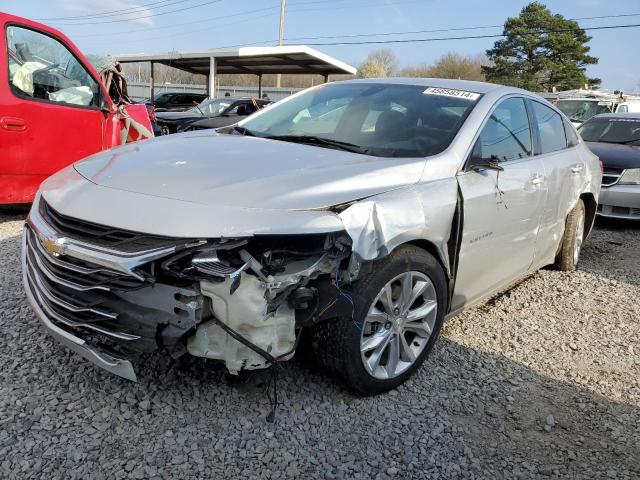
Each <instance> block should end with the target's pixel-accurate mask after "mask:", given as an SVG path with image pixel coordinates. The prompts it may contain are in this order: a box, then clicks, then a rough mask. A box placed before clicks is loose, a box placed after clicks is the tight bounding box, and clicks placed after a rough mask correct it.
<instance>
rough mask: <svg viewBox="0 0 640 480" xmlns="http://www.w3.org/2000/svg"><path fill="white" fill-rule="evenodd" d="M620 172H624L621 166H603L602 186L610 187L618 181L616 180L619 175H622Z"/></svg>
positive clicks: (618, 178)
mask: <svg viewBox="0 0 640 480" xmlns="http://www.w3.org/2000/svg"><path fill="white" fill-rule="evenodd" d="M622 172H624V170H623V169H622V168H611V167H605V168H604V172H603V173H602V186H603V187H610V186H611V185H615V184H616V183H618V180H620V177H621V176H622Z"/></svg>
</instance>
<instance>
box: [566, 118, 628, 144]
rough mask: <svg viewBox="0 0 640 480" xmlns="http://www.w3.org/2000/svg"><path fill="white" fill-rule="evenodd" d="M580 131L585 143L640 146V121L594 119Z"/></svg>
mask: <svg viewBox="0 0 640 480" xmlns="http://www.w3.org/2000/svg"><path fill="white" fill-rule="evenodd" d="M578 131H579V132H580V135H581V136H582V138H583V140H584V141H585V142H604V143H625V144H628V145H640V119H631V118H593V119H591V120H589V121H588V122H586V123H585V124H584V125H582V127H580V129H579V130H578Z"/></svg>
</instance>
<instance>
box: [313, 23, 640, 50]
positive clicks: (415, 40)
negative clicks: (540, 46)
mask: <svg viewBox="0 0 640 480" xmlns="http://www.w3.org/2000/svg"><path fill="white" fill-rule="evenodd" d="M635 27H640V23H638V24H630V25H604V26H600V27H585V28H583V27H580V30H585V31H586V30H612V29H616V28H635ZM571 32H575V29H569V28H566V29H561V30H538V31H536V32H535V33H538V34H550V33H571ZM506 36H507V35H505V34H504V33H499V34H493V35H468V36H464V37H438V38H407V39H394V40H366V41H361V42H324V43H308V44H307V45H310V46H322V45H378V44H389V43H418V42H440V41H445V40H477V39H482V38H500V37H506Z"/></svg>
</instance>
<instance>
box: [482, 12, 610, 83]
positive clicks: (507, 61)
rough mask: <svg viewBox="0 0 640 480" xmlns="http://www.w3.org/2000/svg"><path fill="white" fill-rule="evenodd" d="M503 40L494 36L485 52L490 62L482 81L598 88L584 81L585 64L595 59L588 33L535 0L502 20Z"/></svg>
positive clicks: (483, 68)
mask: <svg viewBox="0 0 640 480" xmlns="http://www.w3.org/2000/svg"><path fill="white" fill-rule="evenodd" d="M503 33H504V35H505V38H504V39H502V40H498V41H497V42H496V43H495V45H494V46H493V48H492V49H490V50H487V56H488V57H489V60H490V61H491V62H492V65H488V66H483V67H482V71H483V72H484V74H485V75H486V77H487V80H488V81H490V82H494V83H502V84H506V85H513V86H516V87H521V88H524V89H527V90H531V91H544V90H546V91H549V90H551V89H552V88H553V87H556V88H557V89H558V90H569V89H574V88H582V87H584V85H585V84H589V83H590V84H591V86H594V87H595V86H597V85H598V84H599V83H600V81H599V79H589V78H588V77H587V75H586V73H585V72H586V67H587V65H593V64H596V63H598V59H597V58H595V57H592V56H590V55H589V54H588V53H589V50H590V47H589V46H588V45H587V43H588V42H589V40H591V37H590V36H588V35H587V34H586V33H585V31H584V30H583V29H581V28H580V26H579V25H578V23H577V22H575V21H573V20H567V19H566V18H564V17H563V16H562V15H557V14H556V15H554V14H552V13H551V11H550V10H549V9H548V8H547V7H545V6H544V5H543V4H542V3H540V2H532V3H530V4H529V5H527V6H526V7H524V8H523V9H522V11H521V12H520V15H519V16H518V17H515V18H508V19H507V21H506V22H505V24H504V32H503Z"/></svg>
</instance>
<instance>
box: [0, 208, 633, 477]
mask: <svg viewBox="0 0 640 480" xmlns="http://www.w3.org/2000/svg"><path fill="white" fill-rule="evenodd" d="M23 219H24V215H16V214H12V213H7V212H4V213H2V212H0V255H1V256H2V259H3V260H2V262H1V263H0V313H1V317H0V339H1V341H2V348H1V349H0V477H2V478H16V479H18V478H19V479H23V478H47V479H55V478H59V479H62V478H64V479H74V478H94V479H100V478H105V479H106V478H109V479H111V478H116V479H119V478H167V479H169V478H171V479H175V478H190V479H191V478H194V479H197V478H203V479H204V478H247V479H251V478H261V479H262V478H267V479H268V478H273V479H282V478H301V479H305V478H328V479H332V478H362V479H368V478H393V477H395V478H409V477H411V478H413V477H415V478H507V479H511V478H514V479H526V478H548V477H555V478H557V477H563V478H585V479H586V478H589V479H591V478H629V479H631V478H638V477H640V469H639V468H640V467H639V465H640V383H639V381H640V361H639V359H638V353H640V302H639V300H640V255H639V252H640V236H639V234H640V225H638V226H633V225H632V224H613V223H606V224H602V223H600V224H599V227H598V229H597V230H596V231H595V232H594V234H593V235H592V237H591V238H590V239H589V241H588V242H587V243H586V245H585V248H584V251H583V261H582V263H581V271H579V272H576V273H560V272H555V271H550V270H544V271H541V272H538V273H536V274H534V275H533V276H531V277H529V278H528V279H526V280H524V281H523V282H522V283H520V284H519V285H518V286H516V287H514V288H512V289H511V290H509V291H508V292H506V293H504V294H502V295H500V296H497V297H495V298H493V299H492V300H490V301H489V302H487V303H486V304H484V305H482V306H479V307H476V308H474V309H471V310H470V311H468V312H466V313H463V314H462V315H460V316H458V317H457V318H455V319H453V320H452V321H450V322H449V323H448V324H447V325H446V326H445V329H444V334H443V337H442V338H441V339H440V341H439V343H438V344H437V346H436V348H435V349H434V352H433V355H432V357H431V358H430V359H429V360H428V361H427V362H426V363H425V365H424V366H423V367H422V369H421V370H420V372H419V374H418V375H416V376H415V377H414V378H413V379H412V380H411V381H409V382H408V383H407V384H405V385H404V386H402V387H400V388H399V389H398V390H397V391H394V392H390V393H388V394H385V395H381V396H379V397H376V398H367V399H362V398H357V397H354V396H352V395H350V394H349V393H347V392H346V391H345V390H344V389H343V388H342V387H341V386H340V385H337V384H336V383H335V382H334V381H333V380H332V379H330V378H327V377H325V376H323V375H322V374H321V373H319V372H315V371H310V370H308V369H306V368H305V367H304V366H302V365H300V363H298V362H290V363H288V364H285V365H283V368H282V369H281V371H280V378H279V391H280V397H281V400H282V405H281V406H280V408H279V410H278V417H277V421H276V423H274V424H269V423H267V422H266V421H265V420H264V418H265V416H266V414H267V413H268V411H269V405H268V402H267V401H266V399H265V397H264V395H263V389H262V385H261V383H262V382H264V379H265V377H264V375H262V376H261V375H257V376H254V377H252V378H251V379H250V380H249V381H247V382H245V383H241V384H230V383H229V382H228V381H227V377H226V376H225V375H224V373H223V371H222V370H221V369H220V368H218V367H216V366H215V365H213V364H212V363H208V362H205V361H202V360H200V359H193V360H188V361H183V362H180V363H179V364H178V365H177V366H174V367H172V368H167V366H166V365H164V364H163V363H162V362H161V361H160V359H158V358H156V357H152V358H150V359H148V364H147V365H146V366H145V367H144V368H143V369H142V371H141V372H140V375H139V378H140V382H139V383H138V384H133V383H129V382H127V381H125V380H121V379H119V378H117V377H114V376H111V375H109V374H107V373H105V372H102V371H100V370H98V369H96V368H94V367H93V366H91V365H90V364H88V363H87V362H85V361H84V360H82V359H81V358H79V357H77V356H75V355H72V354H71V353H69V352H68V351H66V350H64V349H63V348H62V347H60V346H58V344H57V343H55V342H54V341H53V340H51V339H50V338H49V337H48V336H47V335H46V334H45V333H44V332H43V330H42V328H40V326H39V324H38V321H37V320H36V318H35V317H34V315H33V313H32V312H31V310H30V309H29V307H28V306H27V305H26V303H25V301H24V296H23V292H22V286H21V281H20V267H19V263H20V262H19V248H20V240H19V234H20V231H21V228H22V223H23Z"/></svg>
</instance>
